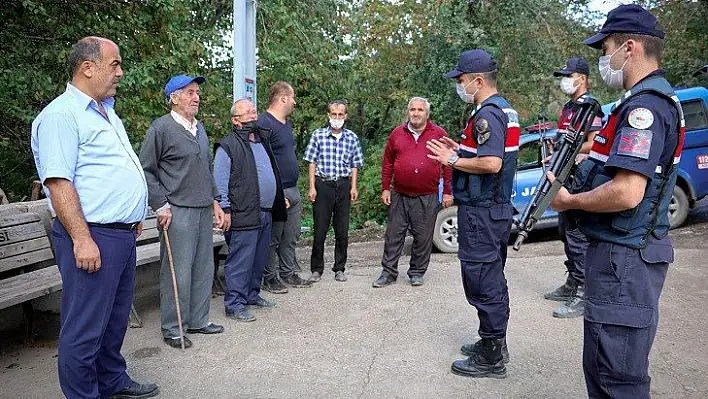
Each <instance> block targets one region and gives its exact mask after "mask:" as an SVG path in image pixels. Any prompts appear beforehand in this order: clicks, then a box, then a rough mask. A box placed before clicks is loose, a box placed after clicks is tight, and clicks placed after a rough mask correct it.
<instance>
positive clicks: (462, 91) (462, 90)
mask: <svg viewBox="0 0 708 399" xmlns="http://www.w3.org/2000/svg"><path fill="white" fill-rule="evenodd" d="M472 82H474V80H473V81H472ZM472 82H469V83H467V86H469V85H471V84H472ZM467 86H463V85H462V83H458V84H456V85H455V90H457V95H458V96H460V99H462V101H464V102H466V103H468V104H474V96H475V94H477V92H478V91H479V89H477V90H475V92H474V93H472V94H467V90H466V89H467Z"/></svg>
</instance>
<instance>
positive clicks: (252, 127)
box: [241, 121, 258, 132]
mask: <svg viewBox="0 0 708 399" xmlns="http://www.w3.org/2000/svg"><path fill="white" fill-rule="evenodd" d="M241 130H246V131H249V132H255V131H257V130H258V123H257V122H256V121H250V122H244V123H242V124H241Z"/></svg>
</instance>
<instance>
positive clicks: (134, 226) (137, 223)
mask: <svg viewBox="0 0 708 399" xmlns="http://www.w3.org/2000/svg"><path fill="white" fill-rule="evenodd" d="M138 225H140V222H135V223H131V224H130V231H133V230H137V229H138Z"/></svg>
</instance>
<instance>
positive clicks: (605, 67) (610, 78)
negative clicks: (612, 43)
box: [598, 42, 629, 89]
mask: <svg viewBox="0 0 708 399" xmlns="http://www.w3.org/2000/svg"><path fill="white" fill-rule="evenodd" d="M625 44H627V42H624V43H623V44H622V45H621V46H620V47H619V48H618V49H617V50H615V52H614V53H612V54H610V55H603V56H600V59H599V61H598V68H599V69H600V76H602V80H603V81H604V82H605V84H607V86H609V87H611V88H613V89H621V88H623V87H624V66H625V65H627V61H629V58H627V59H626V60H624V64H622V67H621V68H620V69H619V70H617V69H613V68H612V66H611V65H610V61H612V57H614V55H615V54H617V52H618V51H620V50H621V49H622V48H623V47H624V45H625Z"/></svg>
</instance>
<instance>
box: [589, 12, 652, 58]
mask: <svg viewBox="0 0 708 399" xmlns="http://www.w3.org/2000/svg"><path fill="white" fill-rule="evenodd" d="M612 33H634V34H637V35H648V36H654V37H658V38H660V39H663V38H664V28H663V27H662V26H661V24H660V23H659V21H657V19H656V17H655V16H654V15H653V14H652V13H650V12H649V11H647V10H645V9H644V8H642V7H641V6H638V5H636V4H627V5H622V6H619V7H617V8H615V9H614V10H612V11H610V12H609V14H607V20H605V24H604V25H602V28H601V29H600V32H599V33H597V34H596V35H594V36H592V37H589V38H587V39H585V40H583V43H585V44H587V45H588V46H590V47H594V48H597V49H601V48H602V41H603V40H605V38H606V37H607V36H609V35H610V34H612Z"/></svg>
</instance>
